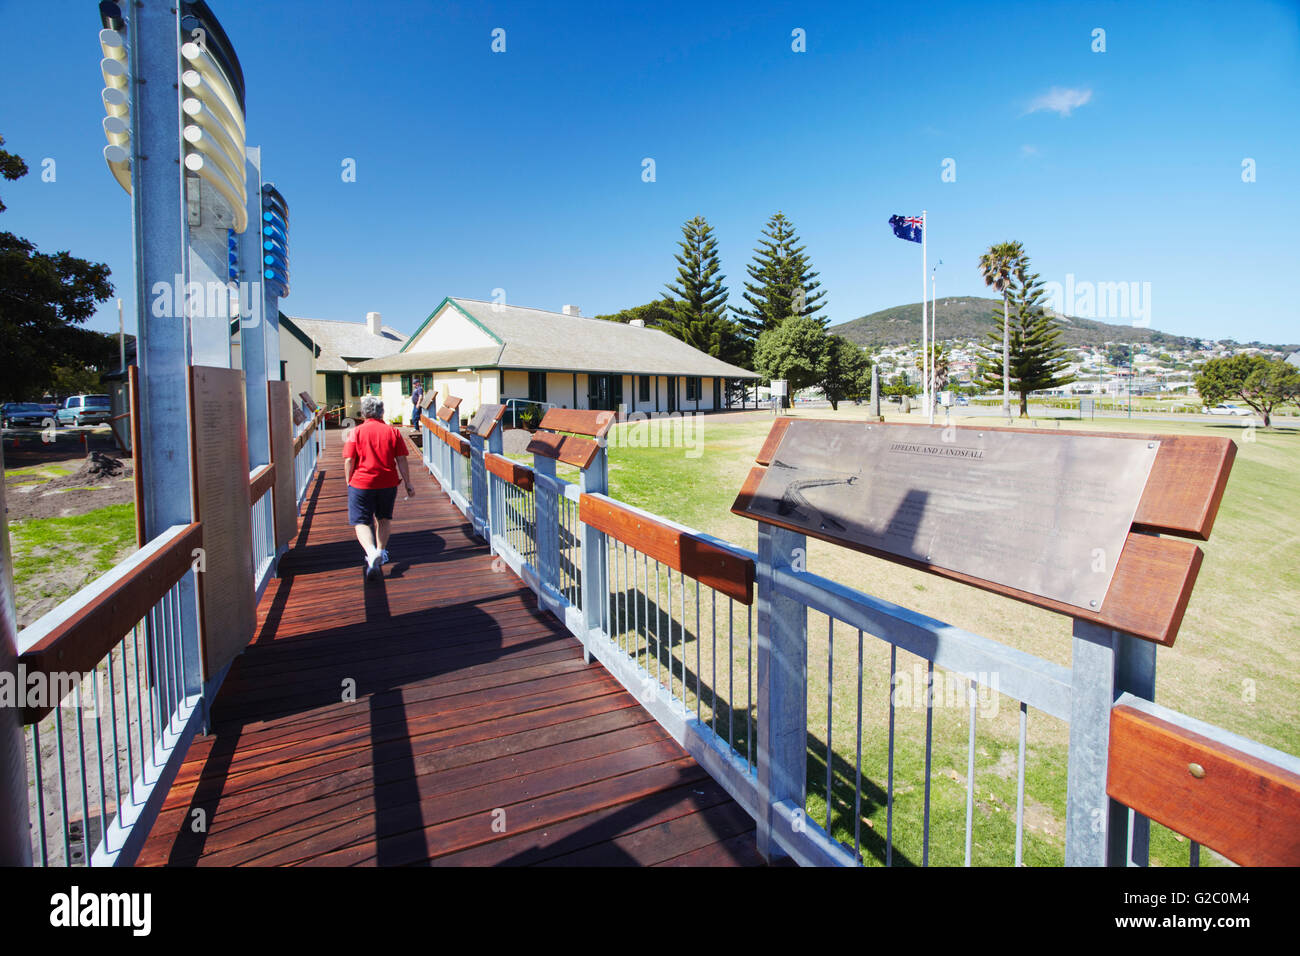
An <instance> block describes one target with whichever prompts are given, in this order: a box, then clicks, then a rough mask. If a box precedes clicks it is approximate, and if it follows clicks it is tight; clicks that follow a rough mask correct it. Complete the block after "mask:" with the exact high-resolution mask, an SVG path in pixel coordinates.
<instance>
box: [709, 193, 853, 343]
mask: <svg viewBox="0 0 1300 956" xmlns="http://www.w3.org/2000/svg"><path fill="white" fill-rule="evenodd" d="M762 235H763V236H765V237H766V238H765V239H764V238H760V239H759V241H758V247H757V248H756V249H755V250H754V261H753V262H751V263H750V264H749V265H748V266H747V267H746V268H747V270H748V272H749V277H750V279H751V280H753V281H751V282H746V283H745V292H744V298H745V301H746V302H748V303H749V306H750V307H749V308H748V309H743V308H738V307H736V306H734V305H733V306H732V307H731V311H732V312H734V313H735V314H736V316H737V321H738V322H739V323H740V326H741V328H743V329H744V331H745V334H746V335H748V336H749V337H750V338H752V339H757V338H758V337H759V336H760V335H762V334H763V333H764V332H767V331H770V330H771V329H774V328H776V327H777V326H778V325H780V324H781V323H782V322H784V321H785V320H786V319H788V318H789V317H790V316H792V315H802V316H810V315H813V314H814V313H815V312H818V311H820V310H821V309H823V308H825V303H823V302H822V301H821V300H822V299H823V298H824V297H825V295H826V291H825V290H824V289H823V290H822V291H821V292H818V291H816V290H817V289H818V288H820V287H821V283H820V282H818V281H817V276H818V275H819V273H816V272H813V271H812V266H811V264H810V263H809V262H808V257H807V256H806V255H804V247H803V246H801V245H798V242H799V237H798V236H796V235H795V232H794V223H792V222H790V220H789V219H787V218H786V217H785V215H784V214H783V213H781V212H777V214H776V215H775V216H773V217H772V218H771V219H769V220H768V221H767V227H766V228H765V229H764V230H763V233H762ZM817 321H818V322H819V323H820V324H821V326H822V328H825V327H826V325H827V324H828V323H829V322H830V320H829V319H818V320H817Z"/></svg>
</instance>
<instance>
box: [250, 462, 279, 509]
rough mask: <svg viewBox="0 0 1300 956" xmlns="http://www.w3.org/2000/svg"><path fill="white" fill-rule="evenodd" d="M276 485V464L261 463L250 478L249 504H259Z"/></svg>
mask: <svg viewBox="0 0 1300 956" xmlns="http://www.w3.org/2000/svg"><path fill="white" fill-rule="evenodd" d="M274 485H275V465H274V464H270V465H259V466H258V467H257V468H254V469H253V474H252V475H250V476H249V479H248V504H249V506H250V507H251V506H252V505H255V504H257V503H258V502H259V501H261V500H262V496H263V495H264V494H266V493H267V492H268V491H270V490H271V488H272V487H274Z"/></svg>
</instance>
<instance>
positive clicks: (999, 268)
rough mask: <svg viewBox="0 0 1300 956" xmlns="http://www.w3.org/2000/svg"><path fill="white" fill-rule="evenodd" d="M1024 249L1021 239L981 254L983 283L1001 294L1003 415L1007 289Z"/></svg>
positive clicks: (1007, 381)
mask: <svg viewBox="0 0 1300 956" xmlns="http://www.w3.org/2000/svg"><path fill="white" fill-rule="evenodd" d="M1024 252H1025V251H1024V248H1023V247H1022V246H1021V245H1020V243H1018V242H1000V243H998V244H997V245H993V246H989V251H988V252H986V253H984V255H982V256H980V273H981V274H982V275H983V276H984V284H985V285H988V286H992V287H993V288H994V289H996V290H997V291H998V292H1001V293H1002V414H1004V415H1008V416H1009V415H1010V414H1011V342H1010V338H1011V332H1010V329H1011V313H1010V311H1009V308H1010V307H1009V305H1008V304H1007V289H1008V287H1009V286H1010V284H1011V273H1012V272H1013V271H1014V270H1015V267H1016V263H1017V262H1018V261H1019V260H1020V258H1021V257H1022V256H1023V255H1024ZM994 315H995V316H996V315H997V313H996V312H995V313H994Z"/></svg>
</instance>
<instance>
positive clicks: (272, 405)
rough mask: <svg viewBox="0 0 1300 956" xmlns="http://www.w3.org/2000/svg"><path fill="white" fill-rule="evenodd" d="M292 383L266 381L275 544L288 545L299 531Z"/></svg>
mask: <svg viewBox="0 0 1300 956" xmlns="http://www.w3.org/2000/svg"><path fill="white" fill-rule="evenodd" d="M292 402H293V399H292V398H290V397H289V383H288V382H283V381H270V382H267V383H266V406H267V416H266V417H267V420H268V421H269V422H270V423H271V461H273V462H275V498H274V499H273V501H272V507H273V508H274V513H275V547H276V549H277V550H279V549H280V548H284V547H287V546H288V544H289V542H290V541H292V540H293V536H294V535H295V534H297V533H298V489H297V487H296V485H295V483H294V482H295V478H294V463H293V431H294V426H293V424H292V419H291V418H290V411H289V408H290V405H291V404H292Z"/></svg>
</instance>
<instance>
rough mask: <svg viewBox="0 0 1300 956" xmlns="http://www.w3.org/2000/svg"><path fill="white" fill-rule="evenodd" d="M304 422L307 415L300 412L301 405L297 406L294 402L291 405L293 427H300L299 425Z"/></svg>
mask: <svg viewBox="0 0 1300 956" xmlns="http://www.w3.org/2000/svg"><path fill="white" fill-rule="evenodd" d="M306 420H307V413H306V412H304V411H303V410H302V406H301V405H299V404H298V403H297V402H294V403H293V423H294V425H301V424H302V423H303V422H305V421H306Z"/></svg>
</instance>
